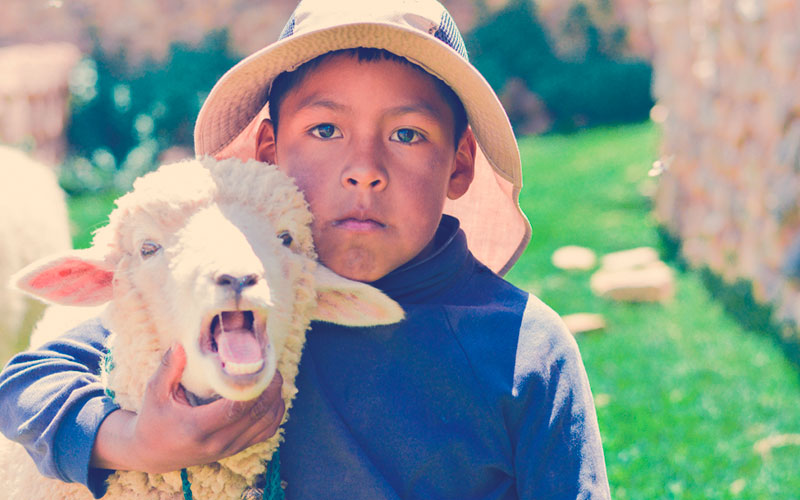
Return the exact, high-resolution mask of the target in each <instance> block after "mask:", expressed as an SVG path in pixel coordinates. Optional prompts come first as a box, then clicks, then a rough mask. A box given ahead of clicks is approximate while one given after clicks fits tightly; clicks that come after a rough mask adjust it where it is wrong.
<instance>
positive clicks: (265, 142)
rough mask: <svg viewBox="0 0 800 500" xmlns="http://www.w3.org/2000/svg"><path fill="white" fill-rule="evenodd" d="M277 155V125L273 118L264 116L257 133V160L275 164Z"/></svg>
mask: <svg viewBox="0 0 800 500" xmlns="http://www.w3.org/2000/svg"><path fill="white" fill-rule="evenodd" d="M275 156H276V154H275V126H274V125H273V124H272V120H270V119H269V118H264V119H263V120H261V125H259V126H258V134H256V160H258V161H263V162H264V163H269V164H272V165H275V164H277V159H276V158H275Z"/></svg>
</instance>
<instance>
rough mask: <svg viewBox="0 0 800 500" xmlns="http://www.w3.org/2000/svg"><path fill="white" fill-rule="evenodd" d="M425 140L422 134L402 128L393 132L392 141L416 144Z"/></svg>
mask: <svg viewBox="0 0 800 500" xmlns="http://www.w3.org/2000/svg"><path fill="white" fill-rule="evenodd" d="M422 139H423V137H422V134H420V133H419V132H417V131H416V130H414V129H410V128H401V129H397V130H395V131H394V132H392V137H391V140H393V141H397V142H402V143H403V144H414V143H416V142H419V141H421V140H422Z"/></svg>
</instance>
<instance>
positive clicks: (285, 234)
mask: <svg viewBox="0 0 800 500" xmlns="http://www.w3.org/2000/svg"><path fill="white" fill-rule="evenodd" d="M278 238H280V239H281V241H282V242H283V246H285V247H288V246H289V245H291V244H292V241H293V240H292V235H291V234H289V231H281V232H280V233H278Z"/></svg>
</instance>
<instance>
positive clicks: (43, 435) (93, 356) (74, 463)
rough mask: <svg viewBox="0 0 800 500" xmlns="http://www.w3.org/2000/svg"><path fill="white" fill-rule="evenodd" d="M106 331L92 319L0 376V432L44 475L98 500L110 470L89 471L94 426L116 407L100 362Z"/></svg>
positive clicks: (28, 354) (17, 359) (19, 359)
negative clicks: (105, 386) (88, 492)
mask: <svg viewBox="0 0 800 500" xmlns="http://www.w3.org/2000/svg"><path fill="white" fill-rule="evenodd" d="M107 337H108V331H107V330H106V329H105V328H103V326H102V325H101V324H100V321H99V320H97V319H93V320H90V321H87V322H85V323H83V324H81V325H79V326H78V327H76V328H74V329H73V330H70V331H69V332H67V334H65V335H64V336H62V337H60V338H59V339H57V340H55V341H52V342H49V343H47V344H45V345H43V346H42V347H41V348H39V349H36V350H32V351H27V352H23V353H20V354H18V355H16V356H15V357H14V358H12V359H11V361H9V363H8V364H7V365H6V367H5V368H4V369H3V371H2V373H0V414H2V416H3V417H2V419H0V432H2V433H3V434H4V435H5V436H6V437H8V438H9V439H11V440H13V441H16V442H18V443H20V444H21V445H22V446H24V447H25V449H26V450H27V452H28V454H29V455H30V456H31V457H32V458H33V460H34V462H35V463H36V466H37V467H38V468H39V471H40V472H41V473H42V474H44V475H45V476H49V477H54V478H57V479H60V480H62V481H66V482H77V483H82V484H84V485H86V486H87V487H88V488H89V489H90V490H91V492H92V494H93V495H94V496H95V498H99V497H100V496H102V495H103V494H104V493H105V479H106V478H107V477H108V475H109V474H110V473H111V471H107V470H101V469H90V467H89V462H90V460H91V453H92V447H93V445H94V439H95V436H96V435H97V430H98V429H99V427H100V424H101V423H102V422H103V420H104V419H105V418H106V417H107V416H108V414H109V413H111V412H112V411H114V410H116V409H118V408H119V407H118V406H117V405H115V404H114V402H113V401H112V400H111V399H110V398H109V397H107V396H106V395H105V392H104V389H103V387H102V384H101V382H100V378H99V375H98V374H99V373H100V363H101V361H102V359H103V357H104V356H105V354H106V352H107V350H106V346H105V343H106V339H107Z"/></svg>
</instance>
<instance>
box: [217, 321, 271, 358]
mask: <svg viewBox="0 0 800 500" xmlns="http://www.w3.org/2000/svg"><path fill="white" fill-rule="evenodd" d="M220 323H221V324H220V325H218V326H217V328H216V331H215V334H216V342H217V350H218V352H219V357H220V359H221V360H222V362H223V363H225V365H226V366H228V367H230V368H234V367H238V368H242V369H245V368H246V366H248V365H252V366H251V367H252V368H253V369H258V368H260V366H256V364H257V363H260V361H261V360H262V359H263V355H262V353H261V345H260V344H259V343H258V340H257V339H256V337H255V334H254V333H253V331H251V330H249V329H248V328H246V326H247V325H246V323H247V321H246V319H245V315H244V313H243V312H241V311H225V312H223V313H222V315H221V316H220Z"/></svg>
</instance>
